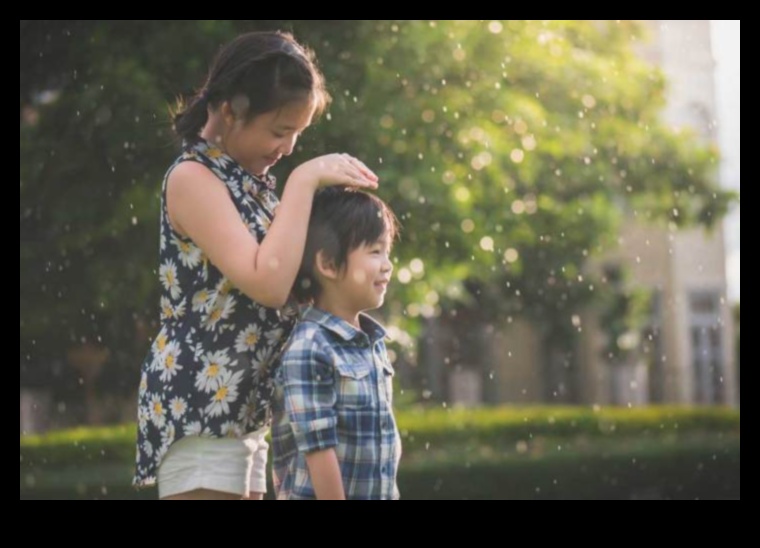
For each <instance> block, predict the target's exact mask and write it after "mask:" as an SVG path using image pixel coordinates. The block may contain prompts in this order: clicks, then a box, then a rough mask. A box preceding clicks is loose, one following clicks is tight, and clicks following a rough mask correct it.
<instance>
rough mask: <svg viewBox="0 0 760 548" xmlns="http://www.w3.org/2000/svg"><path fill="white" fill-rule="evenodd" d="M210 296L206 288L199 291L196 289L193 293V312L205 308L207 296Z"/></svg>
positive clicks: (207, 300)
mask: <svg viewBox="0 0 760 548" xmlns="http://www.w3.org/2000/svg"><path fill="white" fill-rule="evenodd" d="M210 297H211V293H210V292H209V291H208V290H206V289H201V290H200V291H196V292H195V294H194V295H193V312H199V311H201V310H205V309H206V307H207V306H208V302H209V298H210Z"/></svg>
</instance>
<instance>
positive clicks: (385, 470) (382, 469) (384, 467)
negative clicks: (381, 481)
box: [380, 466, 388, 474]
mask: <svg viewBox="0 0 760 548" xmlns="http://www.w3.org/2000/svg"><path fill="white" fill-rule="evenodd" d="M380 471H381V472H382V473H383V474H385V473H387V472H388V467H387V466H383V467H382V468H381V469H380Z"/></svg>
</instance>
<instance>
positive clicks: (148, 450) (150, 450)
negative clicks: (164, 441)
mask: <svg viewBox="0 0 760 548" xmlns="http://www.w3.org/2000/svg"><path fill="white" fill-rule="evenodd" d="M142 450H143V451H145V454H146V455H148V456H149V457H152V456H153V445H152V444H151V443H150V442H149V441H148V440H145V441H144V442H143V443H142Z"/></svg>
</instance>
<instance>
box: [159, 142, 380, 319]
mask: <svg viewBox="0 0 760 548" xmlns="http://www.w3.org/2000/svg"><path fill="white" fill-rule="evenodd" d="M376 181H377V177H376V176H375V175H374V173H372V172H371V171H370V170H369V169H368V168H366V166H364V164H362V163H361V162H359V161H358V160H355V159H353V158H350V157H348V156H347V155H342V154H330V155H327V156H320V157H319V158H315V159H313V160H310V161H309V162H306V163H304V164H302V165H300V166H299V167H298V168H296V169H295V170H294V171H293V173H292V174H291V176H290V178H289V179H288V181H287V183H286V185H285V190H284V192H283V196H282V201H281V202H280V205H279V206H278V208H277V214H276V215H275V218H274V221H273V222H272V225H271V227H270V228H269V232H268V233H267V235H266V237H265V238H264V240H263V241H262V243H261V245H259V243H258V242H257V241H256V238H255V237H254V236H253V235H252V234H251V233H250V232H249V230H248V227H247V226H246V225H245V224H244V223H243V221H242V219H241V217H240V213H238V211H237V209H235V205H234V204H233V202H232V199H231V198H230V196H229V194H228V191H227V188H226V186H225V184H224V183H223V182H222V181H221V180H219V178H217V177H216V175H214V174H213V173H212V172H211V171H210V170H209V169H208V168H207V167H205V166H204V165H202V164H199V163H197V162H182V163H181V164H179V165H178V166H177V167H175V168H174V169H173V170H172V172H171V173H170V174H169V180H168V181H167V191H166V193H167V194H166V196H167V198H166V199H167V209H168V212H169V219H170V220H171V223H172V225H173V226H174V228H175V230H177V232H179V233H180V234H183V235H185V236H188V237H189V238H190V239H191V240H193V242H194V243H195V244H196V245H197V246H198V247H200V249H201V250H202V251H203V253H204V254H205V255H206V256H207V257H208V259H209V260H210V261H211V262H212V263H213V264H214V265H215V266H216V267H217V268H218V269H219V270H220V271H221V272H222V274H224V276H225V277H227V278H228V279H229V280H230V281H231V282H232V283H233V284H234V285H235V287H237V288H238V289H239V290H240V291H242V292H243V293H245V294H246V295H247V296H248V297H250V298H251V299H253V300H254V301H256V302H258V303H260V304H262V305H264V306H267V307H271V308H280V307H282V306H283V305H284V304H285V302H286V301H287V298H288V295H289V294H290V291H291V289H292V287H293V283H294V282H295V279H296V275H297V274H298V269H299V267H300V264H301V259H302V256H303V251H304V246H305V244H306V230H307V228H308V224H309V216H310V214H311V205H312V201H313V198H314V192H315V191H316V190H317V188H319V187H320V186H329V185H334V184H349V185H354V186H358V187H364V188H377V183H376Z"/></svg>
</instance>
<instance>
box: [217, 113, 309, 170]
mask: <svg viewBox="0 0 760 548" xmlns="http://www.w3.org/2000/svg"><path fill="white" fill-rule="evenodd" d="M314 109H315V107H314V104H313V103H312V102H311V101H303V102H298V103H289V104H287V105H285V106H283V107H281V108H279V109H277V110H273V111H270V112H265V113H263V114H259V115H258V116H256V117H254V118H253V120H251V121H249V122H247V123H246V122H245V121H244V120H243V119H242V117H240V116H234V114H233V111H234V106H232V107H229V108H226V109H224V111H225V116H224V118H225V124H226V125H227V128H228V129H227V131H226V133H225V137H224V148H225V149H226V152H227V154H229V155H230V156H231V157H232V158H234V159H235V160H236V161H237V162H238V163H239V164H240V165H242V166H243V167H244V168H245V169H246V170H247V171H248V172H249V173H252V174H253V175H258V176H262V175H265V174H266V173H267V171H268V170H269V168H270V167H272V166H273V165H274V164H276V163H277V161H278V160H279V159H280V158H282V157H283V156H288V155H289V154H290V153H291V152H293V148H294V147H295V145H296V141H297V140H298V137H299V136H300V135H301V133H302V132H303V131H304V130H305V129H306V128H307V127H309V125H310V124H311V118H312V116H313V115H314Z"/></svg>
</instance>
